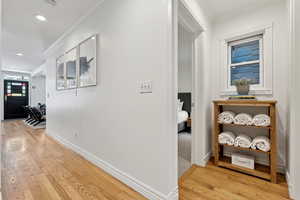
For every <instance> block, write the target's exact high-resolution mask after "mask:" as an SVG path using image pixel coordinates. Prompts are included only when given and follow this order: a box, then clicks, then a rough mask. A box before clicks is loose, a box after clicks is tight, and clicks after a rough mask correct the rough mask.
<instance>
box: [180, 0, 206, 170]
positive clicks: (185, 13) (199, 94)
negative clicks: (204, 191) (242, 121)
mask: <svg viewBox="0 0 300 200" xmlns="http://www.w3.org/2000/svg"><path fill="white" fill-rule="evenodd" d="M177 10H178V13H177V16H178V19H177V20H178V23H180V25H182V26H183V27H184V28H185V29H186V30H188V31H189V32H191V33H192V34H193V36H194V38H193V40H194V41H193V47H192V48H193V50H192V51H193V55H192V57H193V62H192V115H191V118H192V139H191V140H192V143H191V144H192V148H191V149H192V150H191V154H192V155H191V164H196V165H200V166H204V165H205V164H206V161H205V152H204V148H205V134H206V129H205V126H204V124H205V116H204V114H203V113H205V108H204V105H205V104H204V102H205V101H204V73H203V72H204V70H203V69H204V58H203V51H204V47H203V46H204V43H203V37H202V36H203V32H205V30H204V28H203V26H202V25H201V23H200V22H198V20H197V18H196V17H195V16H194V15H193V12H192V10H191V9H190V8H189V6H188V4H187V3H186V2H185V0H178V4H177ZM178 23H177V24H176V25H175V26H178ZM176 30H178V27H176ZM175 40H177V41H174V43H176V44H177V43H178V34H176V36H175ZM174 46H175V47H176V49H175V50H174V51H175V52H176V53H175V55H176V56H175V59H178V52H177V51H178V44H177V45H174ZM175 62H176V63H177V61H175ZM176 67H177V68H178V63H177V65H176ZM175 71H176V73H175V76H176V77H175V80H176V81H177V83H178V69H176V70H175ZM176 93H178V85H177V87H176ZM176 101H177V99H176ZM176 122H177V121H176ZM176 135H177V141H178V133H176Z"/></svg>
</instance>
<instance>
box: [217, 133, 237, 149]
mask: <svg viewBox="0 0 300 200" xmlns="http://www.w3.org/2000/svg"><path fill="white" fill-rule="evenodd" d="M234 141H235V135H234V133H232V132H229V131H227V132H223V133H221V134H220V135H219V143H220V144H227V145H231V146H232V145H234Z"/></svg>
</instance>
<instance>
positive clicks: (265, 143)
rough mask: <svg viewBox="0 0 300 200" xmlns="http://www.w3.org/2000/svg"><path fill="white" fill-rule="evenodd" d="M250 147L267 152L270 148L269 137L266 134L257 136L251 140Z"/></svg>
mask: <svg viewBox="0 0 300 200" xmlns="http://www.w3.org/2000/svg"><path fill="white" fill-rule="evenodd" d="M251 148H252V149H259V150H261V151H265V152H268V151H270V149H271V142H270V139H269V138H268V137H266V136H257V137H255V138H254V140H253V141H252V144H251Z"/></svg>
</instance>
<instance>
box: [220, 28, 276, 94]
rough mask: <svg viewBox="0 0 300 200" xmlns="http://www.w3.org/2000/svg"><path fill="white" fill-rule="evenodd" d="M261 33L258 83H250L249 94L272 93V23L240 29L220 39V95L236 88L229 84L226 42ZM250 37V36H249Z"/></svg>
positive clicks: (233, 92) (231, 91)
mask: <svg viewBox="0 0 300 200" xmlns="http://www.w3.org/2000/svg"><path fill="white" fill-rule="evenodd" d="M260 34H262V35H263V38H262V39H261V40H262V42H260V50H261V51H262V52H261V55H262V56H261V57H260V62H261V67H260V81H261V82H260V84H259V85H251V87H250V94H252V95H272V94H273V24H270V25H266V26H262V27H257V28H252V29H250V30H247V31H241V32H239V33H236V34H231V36H228V37H224V39H222V40H220V47H221V60H220V61H221V62H220V68H221V69H220V72H221V73H220V80H221V82H220V83H221V86H220V88H221V95H224V96H227V95H234V94H237V93H236V89H235V87H234V86H231V85H230V78H231V77H230V64H229V62H228V58H229V57H228V56H230V51H229V46H228V43H229V42H231V41H238V40H242V39H243V38H248V37H253V36H255V35H260ZM251 39H252V38H251ZM232 44H234V43H233V42H232Z"/></svg>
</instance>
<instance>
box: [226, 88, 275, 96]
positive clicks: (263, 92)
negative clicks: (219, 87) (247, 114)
mask: <svg viewBox="0 0 300 200" xmlns="http://www.w3.org/2000/svg"><path fill="white" fill-rule="evenodd" d="M232 95H237V91H236V90H229V89H228V90H224V91H221V96H232ZM249 95H258V96H272V95H273V91H272V90H269V89H255V90H250V92H249Z"/></svg>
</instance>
